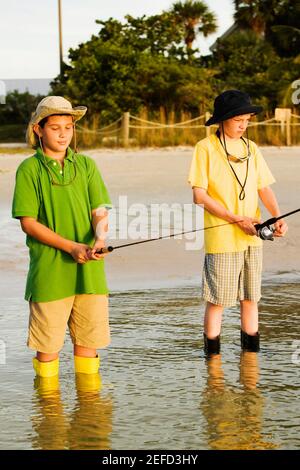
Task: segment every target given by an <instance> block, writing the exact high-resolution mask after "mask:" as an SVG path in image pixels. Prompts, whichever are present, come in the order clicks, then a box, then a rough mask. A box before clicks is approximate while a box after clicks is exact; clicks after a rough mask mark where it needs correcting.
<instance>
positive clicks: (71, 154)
mask: <svg viewBox="0 0 300 470" xmlns="http://www.w3.org/2000/svg"><path fill="white" fill-rule="evenodd" d="M35 156H36V157H37V158H38V159H39V160H44V159H46V162H47V163H48V162H52V161H53V160H55V159H54V158H52V157H48V155H46V154H45V153H43V152H42V149H41V147H38V148H37V149H36V153H35ZM64 159H65V160H69V161H71V162H72V161H73V160H74V152H73V150H72V149H71V148H70V147H68V149H67V155H66V156H65V158H64Z"/></svg>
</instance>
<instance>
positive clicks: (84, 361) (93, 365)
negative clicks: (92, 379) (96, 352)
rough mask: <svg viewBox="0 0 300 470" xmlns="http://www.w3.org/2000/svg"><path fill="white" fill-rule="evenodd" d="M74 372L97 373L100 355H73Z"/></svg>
mask: <svg viewBox="0 0 300 470" xmlns="http://www.w3.org/2000/svg"><path fill="white" fill-rule="evenodd" d="M74 366H75V372H76V374H77V373H79V374H97V373H98V370H99V366H100V357H99V356H97V357H81V356H74Z"/></svg>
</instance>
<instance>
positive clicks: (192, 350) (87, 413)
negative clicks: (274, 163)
mask: <svg viewBox="0 0 300 470" xmlns="http://www.w3.org/2000/svg"><path fill="white" fill-rule="evenodd" d="M299 286H300V284H299V283H298V284H297V283H286V284H280V285H279V284H276V285H275V284H270V285H265V287H264V289H263V291H264V294H263V298H262V301H261V302H260V328H261V336H262V341H261V352H260V353H259V355H258V356H256V355H255V353H254V354H253V353H248V354H243V355H242V356H241V358H240V341H239V330H238V328H237V320H238V319H237V316H239V311H238V308H229V309H228V311H227V314H226V319H224V330H223V333H222V338H223V340H222V341H223V346H222V358H221V357H220V356H219V358H217V357H216V358H215V360H212V361H210V362H209V363H207V364H206V363H205V361H204V358H203V352H202V337H201V324H202V322H203V315H204V310H205V304H204V303H202V302H201V299H200V293H199V287H198V286H196V287H192V286H191V287H182V288H178V287H176V288H172V289H161V290H155V289H149V290H145V291H127V292H119V293H114V294H112V296H111V299H110V302H111V309H112V311H113V312H114V313H113V315H112V318H111V329H112V337H113V344H112V347H110V348H108V349H107V350H106V351H105V352H103V357H102V366H101V373H102V378H103V384H102V387H101V390H99V392H97V393H94V392H93V391H90V392H89V391H88V390H84V384H80V383H79V380H77V387H75V379H74V375H73V368H72V367H71V364H72V361H71V360H72V356H73V346H72V342H71V341H70V338H67V341H66V344H65V348H64V356H63V357H64V360H62V363H64V364H63V366H62V367H61V370H60V389H58V387H57V385H58V384H56V386H55V384H54V385H53V384H52V385H51V383H49V382H48V383H47V382H43V383H41V381H39V383H38V381H36V386H37V387H38V389H37V391H35V392H34V396H32V380H33V378H32V363H31V357H30V355H29V354H28V355H27V356H26V354H25V349H24V341H25V338H26V332H27V315H28V313H27V310H26V308H27V305H25V303H24V302H23V300H22V298H21V297H14V298H13V297H7V296H6V297H5V296H3V297H1V298H0V331H1V338H2V340H5V343H6V348H7V351H9V355H8V357H7V364H6V365H1V370H0V372H1V387H0V403H1V406H0V421H1V422H3V423H5V426H2V429H1V438H0V448H1V449H9V450H16V449H26V450H27V449H31V448H32V447H34V448H39V449H40V448H42V449H51V448H55V449H70V448H74V449H75V448H78V449H79V448H80V449H85V448H101V446H102V448H112V449H132V448H137V449H160V448H165V449H182V448H183V449H186V450H189V449H208V448H215V449H222V448H228V449H230V448H240V449H247V448H249V449H256V448H262V449H265V448H266V449H268V448H272V447H274V448H276V449H277V448H279V449H285V450H290V449H293V450H295V449H300V434H299V423H300V394H299V389H300V374H299V370H300V365H299V355H298V352H297V349H298V346H295V344H298V341H299V338H300V300H299ZM7 292H8V294H9V290H8V291H7ZM1 338H0V339H1ZM295 353H296V354H295ZM295 355H296V360H295ZM221 359H222V365H221ZM248 359H249V360H248ZM257 360H259V369H258V364H257ZM239 362H240V363H241V364H240V365H239ZM20 363H22V364H23V367H22V368H21V369H20ZM207 367H208V377H207ZM203 369H204V370H203ZM55 387H56V388H55ZM49 388H50V390H49ZM51 388H52V391H51ZM86 388H87V389H89V387H86ZM112 390H113V405H112V401H111V398H110V397H109V395H110V393H112V392H111V391H112ZM99 395H100V396H99ZM200 400H201V402H202V403H201V411H199V401H200ZM112 406H113V411H112ZM202 410H203V413H202ZM112 412H113V422H112ZM88 424H89V425H88ZM112 425H113V432H112V431H111V427H112ZM81 431H82V432H81ZM269 442H271V443H272V444H273V446H271V445H270V444H269Z"/></svg>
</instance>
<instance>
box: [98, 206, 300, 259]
mask: <svg viewBox="0 0 300 470" xmlns="http://www.w3.org/2000/svg"><path fill="white" fill-rule="evenodd" d="M299 211H300V208H299V209H296V210H294V211H292V212H288V213H287V214H283V215H280V216H279V217H272V218H271V219H268V220H266V221H265V222H263V223H261V224H255V225H254V227H255V228H256V230H257V236H258V237H260V238H261V239H262V240H274V238H273V233H274V232H275V229H274V228H272V227H270V225H272V224H275V222H277V220H280V219H283V218H284V217H288V216H289V215H292V214H295V213H296V212H299ZM238 222H242V221H241V220H238V221H236V222H229V223H226V224H220V225H213V226H212V227H204V228H198V229H195V230H190V231H188V232H181V233H172V234H171V235H166V236H163V237H158V238H150V239H148V240H141V241H139V242H133V243H126V244H125V245H119V246H108V247H106V248H101V250H97V251H96V253H97V254H104V253H111V252H112V251H114V250H119V249H120V248H125V247H127V246H133V245H139V244H140V243H149V242H154V241H157V240H162V239H163V238H172V237H176V236H177V235H185V234H186V233H194V232H200V231H201V230H208V229H211V228H217V227H223V226H224V225H231V224H237V223H238Z"/></svg>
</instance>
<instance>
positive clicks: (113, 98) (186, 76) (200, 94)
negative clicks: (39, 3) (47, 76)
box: [52, 13, 213, 122]
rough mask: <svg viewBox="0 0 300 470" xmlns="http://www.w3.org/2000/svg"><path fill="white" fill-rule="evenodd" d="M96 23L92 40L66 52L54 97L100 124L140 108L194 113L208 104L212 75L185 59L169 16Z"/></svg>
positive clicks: (178, 31)
mask: <svg viewBox="0 0 300 470" xmlns="http://www.w3.org/2000/svg"><path fill="white" fill-rule="evenodd" d="M98 24H100V25H101V29H100V31H99V34H98V35H97V36H96V35H94V36H92V38H91V39H90V40H89V41H87V42H86V43H84V44H80V45H79V47H78V48H77V49H71V50H70V52H69V57H70V60H71V64H70V66H69V67H65V69H64V73H63V75H62V76H59V77H57V78H56V80H55V81H54V82H53V83H52V89H53V93H59V94H63V95H65V96H66V97H67V98H69V99H71V100H72V101H73V102H74V103H77V104H79V103H85V104H86V105H87V106H88V107H89V111H90V113H89V114H90V115H91V114H93V113H96V114H99V115H100V116H101V118H102V121H103V122H108V121H111V120H112V119H115V118H118V117H119V116H120V114H121V113H122V112H124V111H128V110H129V111H131V112H132V113H137V112H138V111H139V110H140V109H141V107H143V106H147V107H148V109H149V110H156V109H158V108H159V107H160V106H164V107H165V109H166V110H167V111H168V110H176V109H178V110H179V109H188V110H191V111H193V110H195V112H198V111H199V108H201V107H202V106H204V103H206V102H208V101H209V100H210V99H212V96H213V91H212V86H211V82H210V79H211V78H212V77H213V72H212V71H210V70H207V69H205V68H200V67H199V66H197V65H196V63H187V62H186V60H184V58H183V55H184V51H183V50H182V45H181V41H182V30H181V26H180V25H177V24H176V23H175V22H174V18H173V17H172V16H171V15H170V14H169V13H163V14H162V15H155V16H152V17H149V18H146V17H141V18H132V17H131V16H127V17H126V22H125V23H123V24H122V23H120V22H118V21H116V20H113V19H109V20H108V21H106V22H103V21H98ZM196 110H197V111H196Z"/></svg>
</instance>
